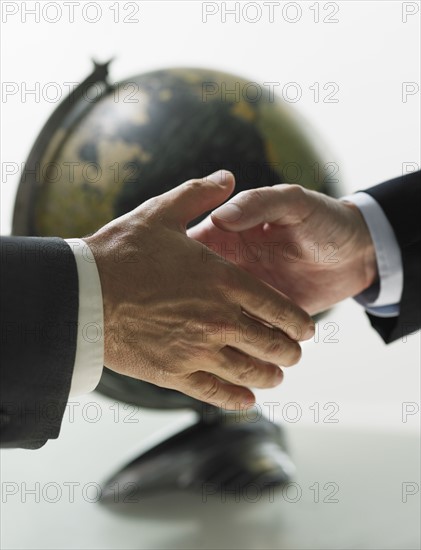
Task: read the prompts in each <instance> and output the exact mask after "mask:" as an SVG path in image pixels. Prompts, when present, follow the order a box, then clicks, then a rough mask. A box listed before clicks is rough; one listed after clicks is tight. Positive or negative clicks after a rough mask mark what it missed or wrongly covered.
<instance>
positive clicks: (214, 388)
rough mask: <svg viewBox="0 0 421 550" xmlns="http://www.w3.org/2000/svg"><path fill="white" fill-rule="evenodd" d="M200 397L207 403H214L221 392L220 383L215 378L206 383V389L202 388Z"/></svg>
mask: <svg viewBox="0 0 421 550" xmlns="http://www.w3.org/2000/svg"><path fill="white" fill-rule="evenodd" d="M199 392H200V397H201V398H202V399H204V400H205V401H213V400H214V399H215V397H216V396H217V395H218V392H219V383H218V380H217V379H216V378H215V377H212V379H211V380H209V381H208V382H206V384H205V385H204V387H202V388H200V390H199Z"/></svg>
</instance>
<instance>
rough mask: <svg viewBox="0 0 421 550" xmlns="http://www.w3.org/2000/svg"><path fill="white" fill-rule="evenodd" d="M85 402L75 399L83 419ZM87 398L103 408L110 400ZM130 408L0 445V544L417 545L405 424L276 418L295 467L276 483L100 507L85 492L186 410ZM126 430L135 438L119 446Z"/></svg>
mask: <svg viewBox="0 0 421 550" xmlns="http://www.w3.org/2000/svg"><path fill="white" fill-rule="evenodd" d="M93 402H94V401H93V399H92V396H91V397H90V400H89V396H87V397H86V399H85V401H83V400H81V401H80V405H81V406H83V407H85V410H86V411H88V410H89V411H90V412H89V415H90V417H91V418H94V416H93V411H94V406H93V405H92V403H93ZM95 402H96V403H97V404H98V403H99V404H101V407H102V410H103V411H105V409H106V408H107V407H108V408H109V407H114V408H113V409H112V412H113V415H114V414H115V404H113V403H112V402H111V401H110V400H107V399H105V398H102V397H100V396H97V397H96V401H95ZM141 414H142V418H143V422H141V423H137V424H136V423H129V424H127V423H126V424H124V426H123V427H121V426H119V425H118V424H113V423H110V425H109V427H108V436H109V437H108V439H107V438H104V437H98V436H97V434H98V425H96V423H93V422H85V423H82V422H80V421H79V429H78V430H75V425H74V423H73V422H71V421H66V424H65V425H64V427H63V432H64V433H63V434H62V438H60V439H59V440H58V441H56V442H50V443H48V445H46V446H45V447H44V448H42V449H41V450H39V451H36V452H30V451H23V450H12V451H6V450H4V451H2V453H1V456H2V470H3V476H2V477H3V483H2V488H3V495H2V501H3V504H2V508H3V510H2V548H4V549H12V548H16V549H17V548H19V549H21V550H22V549H29V548H33V549H39V548H43V549H49V548H56V549H79V548H80V549H82V548H83V549H90V548H101V549H117V548H124V549H132V548H139V549H149V550H151V549H167V548H168V549H170V548H171V549H178V548H185V549H187V548H209V549H210V548H225V549H228V548H232V549H234V548H244V549H246V548H256V549H257V548H259V549H263V548H265V549H266V548H273V549H275V548H276V549H291V550H293V549H297V550H298V549H300V550H304V549H319V548H324V549H336V550H337V549H348V548H349V549H351V548H352V549H356V548H361V549H363V548H364V549H371V548H372V549H376V550H378V549H379V548H381V549H384V550H387V549H399V550H403V549H415V548H419V545H420V520H419V518H420V495H419V484H420V479H419V478H420V473H419V461H420V456H419V455H420V453H419V450H420V449H419V440H418V438H417V435H416V434H415V433H413V432H408V433H400V432H398V431H396V430H391V431H386V430H381V429H370V430H364V431H363V430H359V429H352V428H349V427H343V426H341V425H338V424H326V423H314V424H312V425H294V426H288V428H287V433H288V439H289V445H290V449H291V452H292V455H293V457H294V461H295V463H296V466H297V474H296V477H295V481H294V483H293V484H291V485H289V487H288V489H284V490H277V491H275V492H267V493H261V494H258V493H257V491H251V492H249V493H244V494H240V495H239V498H238V499H237V501H236V500H235V498H234V497H229V495H224V494H216V495H214V496H213V497H207V496H206V497H204V496H203V495H199V496H196V497H193V496H192V495H188V494H179V495H172V496H171V495H168V496H165V497H159V498H158V497H157V498H155V499H154V500H151V499H148V500H146V499H145V500H143V499H141V500H140V501H139V502H138V503H135V504H130V505H128V506H126V507H124V506H123V507H122V506H121V505H120V504H119V505H116V506H113V507H111V508H110V507H106V506H104V505H102V504H100V503H99V502H95V500H96V496H97V490H98V488H101V486H102V484H104V482H105V480H106V479H107V477H108V476H109V475H110V474H111V473H113V472H114V471H115V470H116V469H117V468H118V467H119V466H121V465H122V464H124V463H125V462H126V461H127V460H128V459H130V458H132V457H134V456H137V454H139V452H140V450H142V449H143V448H144V447H145V445H146V442H148V441H149V442H151V440H152V439H155V440H159V439H161V438H163V437H165V436H166V435H167V434H168V433H169V432H175V431H177V430H178V429H180V427H182V426H185V425H188V424H189V423H191V422H192V421H194V417H193V415H192V414H190V413H187V414H186V413H173V412H166V413H157V412H151V411H149V412H148V411H146V412H145V411H142V412H141ZM71 420H73V421H75V422H76V421H77V420H76V419H75V418H73V419H71ZM76 432H77V433H76ZM128 433H130V434H131V436H132V437H133V434H134V433H136V434H137V436H138V441H140V443H136V445H135V448H133V449H132V450H131V452H130V453H128V452H127V445H126V450H124V442H125V441H126V440H127V434H128ZM97 437H98V439H97V440H96V438H97ZM64 451H66V452H64ZM129 455H130V456H129ZM72 483H73V486H72ZM37 484H38V485H37ZM71 486H72V487H73V495H72V494H71V490H70V488H71ZM31 490H32V492H31ZM417 491H418V493H417ZM403 493H404V496H403ZM405 493H406V497H405ZM414 493H417V494H414Z"/></svg>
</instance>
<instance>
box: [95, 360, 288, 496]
mask: <svg viewBox="0 0 421 550" xmlns="http://www.w3.org/2000/svg"><path fill="white" fill-rule="evenodd" d="M104 374H105V375H104V376H103V378H102V380H101V384H100V386H99V388H98V389H99V391H101V393H105V394H106V395H108V396H110V397H113V398H116V397H117V398H119V399H121V398H122V397H124V399H122V400H123V401H126V402H130V403H133V400H132V399H131V397H135V398H136V399H135V403H137V404H139V403H142V405H143V406H145V403H146V406H148V407H153V408H159V409H162V408H182V407H185V406H186V404H187V403H188V404H189V408H193V409H194V410H196V412H198V413H199V420H198V422H197V423H195V424H194V425H193V426H190V427H188V428H186V429H184V430H182V431H181V432H179V433H177V434H176V435H174V436H172V437H170V438H169V439H167V440H165V441H163V442H161V443H159V444H158V445H156V446H155V447H153V448H152V449H150V450H148V451H146V452H145V453H143V454H141V455H140V456H139V457H138V458H136V459H135V460H133V461H132V462H130V463H129V464H128V465H127V466H125V467H124V468H123V469H121V470H120V471H119V472H117V473H116V474H114V475H113V476H112V477H111V478H110V479H109V480H108V481H107V483H106V484H105V489H104V491H103V493H102V500H103V502H105V503H106V502H107V501H108V502H113V503H115V502H121V503H129V502H137V501H138V500H139V498H147V497H153V496H157V495H160V494H161V495H162V494H166V493H173V492H174V491H180V490H182V491H192V492H194V493H195V494H200V493H202V495H211V494H216V493H219V492H221V491H223V492H227V493H230V494H234V495H241V494H242V493H243V492H244V491H246V490H247V489H248V488H249V487H252V488H253V490H255V491H259V493H260V491H264V490H265V489H267V488H268V487H270V486H276V485H282V484H284V483H287V482H288V481H289V480H290V479H291V475H292V474H293V472H294V466H293V464H292V462H291V459H290V458H289V456H288V454H287V452H286V444H285V438H284V435H283V431H282V429H281V428H280V427H279V426H277V425H276V424H274V423H273V422H270V421H269V420H268V419H267V418H265V417H264V416H262V415H261V414H260V413H259V411H257V410H256V409H254V410H248V411H247V412H246V413H245V412H226V411H222V410H220V409H217V408H215V407H212V406H209V405H204V404H203V403H200V402H199V401H196V400H194V399H192V398H190V397H187V396H185V395H183V394H179V393H178V392H174V391H171V390H166V389H163V388H158V387H157V386H153V385H152V384H148V383H146V382H139V381H133V380H132V379H129V378H127V377H121V376H119V377H118V378H117V377H116V376H115V375H114V373H112V372H111V371H108V370H107V369H105V370H104ZM116 383H117V384H116ZM124 384H126V388H125V389H124V387H123V386H124ZM135 386H137V391H134V390H135ZM139 390H140V391H139ZM177 400H179V401H178V402H177ZM142 401H143V402H142ZM164 403H165V405H164Z"/></svg>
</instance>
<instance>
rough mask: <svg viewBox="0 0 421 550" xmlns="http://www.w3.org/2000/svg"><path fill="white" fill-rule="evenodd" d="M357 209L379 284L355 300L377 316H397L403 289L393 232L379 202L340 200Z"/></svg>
mask: <svg viewBox="0 0 421 550" xmlns="http://www.w3.org/2000/svg"><path fill="white" fill-rule="evenodd" d="M341 200H345V201H349V202H352V203H353V204H355V206H357V207H358V209H359V210H360V212H361V214H362V216H363V218H364V220H365V222H366V224H367V226H368V229H369V231H370V234H371V238H372V239H373V243H374V248H375V251H376V258H377V266H378V271H379V283H378V284H376V285H373V286H371V287H370V288H368V289H366V290H365V291H364V292H362V293H361V294H359V295H358V296H354V299H355V300H356V301H357V302H358V303H359V304H361V305H362V306H364V307H365V309H366V310H367V311H368V312H369V313H372V314H373V315H376V316H378V317H396V316H397V315H399V304H400V301H401V296H402V290H403V267H402V256H401V251H400V248H399V244H398V241H397V240H396V236H395V233H394V231H393V228H392V226H391V225H390V222H389V220H388V219H387V217H386V215H385V213H384V212H383V210H382V208H381V206H380V205H379V203H378V202H377V201H376V200H375V199H374V198H373V197H372V196H371V195H368V194H367V193H363V192H359V193H355V194H354V195H349V196H346V197H342V199H341Z"/></svg>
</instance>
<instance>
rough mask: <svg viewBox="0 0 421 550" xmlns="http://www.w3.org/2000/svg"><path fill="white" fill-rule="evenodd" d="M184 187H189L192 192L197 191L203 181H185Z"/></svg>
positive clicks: (195, 179)
mask: <svg viewBox="0 0 421 550" xmlns="http://www.w3.org/2000/svg"><path fill="white" fill-rule="evenodd" d="M184 185H185V186H186V187H189V188H190V189H191V190H192V191H195V190H199V189H200V188H201V187H203V180H201V179H198V178H193V179H190V180H187V181H186V182H185V184H184Z"/></svg>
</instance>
